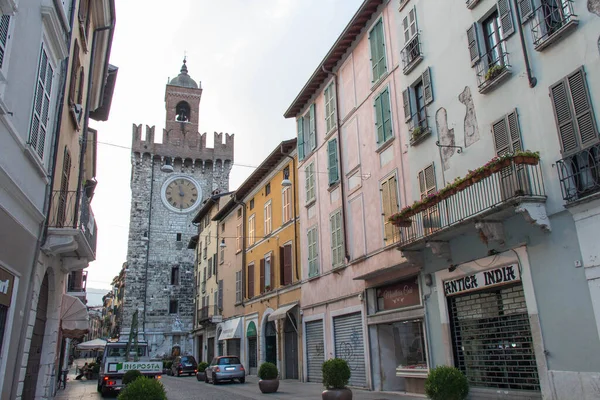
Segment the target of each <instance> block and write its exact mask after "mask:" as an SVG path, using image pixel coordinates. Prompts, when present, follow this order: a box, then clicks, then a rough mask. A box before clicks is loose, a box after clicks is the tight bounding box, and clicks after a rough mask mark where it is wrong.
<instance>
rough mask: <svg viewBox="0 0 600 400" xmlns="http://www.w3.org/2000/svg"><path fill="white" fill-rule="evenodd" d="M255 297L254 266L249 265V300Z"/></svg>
mask: <svg viewBox="0 0 600 400" xmlns="http://www.w3.org/2000/svg"><path fill="white" fill-rule="evenodd" d="M253 297H254V264H250V265H248V298H249V299H251V298H253Z"/></svg>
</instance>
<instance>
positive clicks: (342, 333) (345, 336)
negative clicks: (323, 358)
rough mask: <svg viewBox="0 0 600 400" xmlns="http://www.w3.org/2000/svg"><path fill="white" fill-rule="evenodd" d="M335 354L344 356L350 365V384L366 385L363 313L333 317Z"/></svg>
mask: <svg viewBox="0 0 600 400" xmlns="http://www.w3.org/2000/svg"><path fill="white" fill-rule="evenodd" d="M333 335H334V340H335V356H336V357H338V358H343V359H344V360H346V361H347V362H348V365H349V366H350V371H351V372H352V374H351V375H350V381H349V382H348V384H349V385H350V386H357V387H366V386H367V373H366V368H365V345H364V340H363V323H362V317H361V313H356V314H349V315H343V316H341V317H335V318H334V319H333Z"/></svg>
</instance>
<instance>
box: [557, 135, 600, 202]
mask: <svg viewBox="0 0 600 400" xmlns="http://www.w3.org/2000/svg"><path fill="white" fill-rule="evenodd" d="M556 167H557V169H558V179H559V180H560V188H561V191H562V196H563V199H564V200H565V201H566V202H567V203H570V202H573V201H576V200H579V199H581V198H583V197H586V196H589V195H591V194H594V193H597V192H600V144H596V145H594V146H591V147H588V148H587V149H585V150H582V151H580V152H578V153H575V154H573V155H570V156H568V157H565V158H563V159H562V160H559V161H557V162H556Z"/></svg>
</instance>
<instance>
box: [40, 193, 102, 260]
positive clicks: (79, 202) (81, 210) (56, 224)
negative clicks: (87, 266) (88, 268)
mask: <svg viewBox="0 0 600 400" xmlns="http://www.w3.org/2000/svg"><path fill="white" fill-rule="evenodd" d="M51 207H52V208H51V210H52V211H51V214H50V216H49V219H48V227H49V228H65V229H67V228H71V229H79V230H80V231H81V232H82V233H83V235H84V236H85V239H86V241H87V243H88V245H89V246H90V248H91V250H92V252H93V253H94V254H95V253H96V236H97V227H96V220H95V219H94V213H93V212H92V207H91V206H90V200H89V198H88V197H87V196H86V194H85V192H83V191H82V192H80V194H79V196H78V195H77V192H76V191H69V192H64V191H61V190H55V191H53V192H52V199H51Z"/></svg>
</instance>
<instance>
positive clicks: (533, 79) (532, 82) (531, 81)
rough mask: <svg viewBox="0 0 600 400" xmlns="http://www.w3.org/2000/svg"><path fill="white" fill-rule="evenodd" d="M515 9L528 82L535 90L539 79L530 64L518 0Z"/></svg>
mask: <svg viewBox="0 0 600 400" xmlns="http://www.w3.org/2000/svg"><path fill="white" fill-rule="evenodd" d="M513 9H514V10H515V15H516V16H517V27H518V29H519V38H520V39H521V50H522V51H523V59H524V60H525V70H526V71H527V80H528V81H529V87H530V88H534V87H535V85H537V79H536V77H535V76H533V75H532V73H531V66H530V64H529V56H528V55H527V47H526V46H525V36H524V35H523V23H522V21H521V14H520V13H519V4H518V3H517V0H513Z"/></svg>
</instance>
